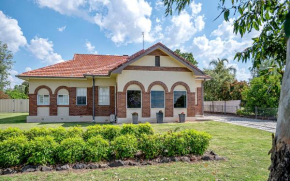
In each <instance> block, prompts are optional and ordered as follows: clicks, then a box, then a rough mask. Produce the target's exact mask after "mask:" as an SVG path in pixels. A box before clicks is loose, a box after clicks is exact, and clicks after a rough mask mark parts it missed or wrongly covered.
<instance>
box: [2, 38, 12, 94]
mask: <svg viewBox="0 0 290 181" xmlns="http://www.w3.org/2000/svg"><path fill="white" fill-rule="evenodd" d="M12 59H13V55H12V53H11V51H9V50H8V46H7V44H5V43H2V42H1V41H0V90H1V91H3V90H4V88H5V87H7V86H8V85H10V82H9V81H8V76H9V75H10V73H9V70H11V67H12V64H13V61H12Z"/></svg>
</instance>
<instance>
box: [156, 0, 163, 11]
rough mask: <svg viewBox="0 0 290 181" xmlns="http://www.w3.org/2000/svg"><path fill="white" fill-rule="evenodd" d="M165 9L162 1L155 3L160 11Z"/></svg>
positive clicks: (158, 0)
mask: <svg viewBox="0 0 290 181" xmlns="http://www.w3.org/2000/svg"><path fill="white" fill-rule="evenodd" d="M162 7H164V4H163V2H162V1H161V0H157V1H156V3H155V9H156V10H160V8H162Z"/></svg>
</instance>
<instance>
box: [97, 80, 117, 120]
mask: <svg viewBox="0 0 290 181" xmlns="http://www.w3.org/2000/svg"><path fill="white" fill-rule="evenodd" d="M110 114H115V88H114V86H110V105H108V106H101V105H99V87H98V86H96V88H95V116H110Z"/></svg>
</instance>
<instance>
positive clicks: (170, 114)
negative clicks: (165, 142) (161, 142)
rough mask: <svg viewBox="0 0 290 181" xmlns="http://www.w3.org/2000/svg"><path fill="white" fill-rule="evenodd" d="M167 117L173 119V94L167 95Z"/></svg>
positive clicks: (168, 93)
mask: <svg viewBox="0 0 290 181" xmlns="http://www.w3.org/2000/svg"><path fill="white" fill-rule="evenodd" d="M165 117H173V92H167V93H165Z"/></svg>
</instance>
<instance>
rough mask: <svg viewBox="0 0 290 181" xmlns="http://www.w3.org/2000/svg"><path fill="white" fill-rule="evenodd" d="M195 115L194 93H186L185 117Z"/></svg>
mask: <svg viewBox="0 0 290 181" xmlns="http://www.w3.org/2000/svg"><path fill="white" fill-rule="evenodd" d="M194 116H195V93H194V92H188V93H187V117H194Z"/></svg>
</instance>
